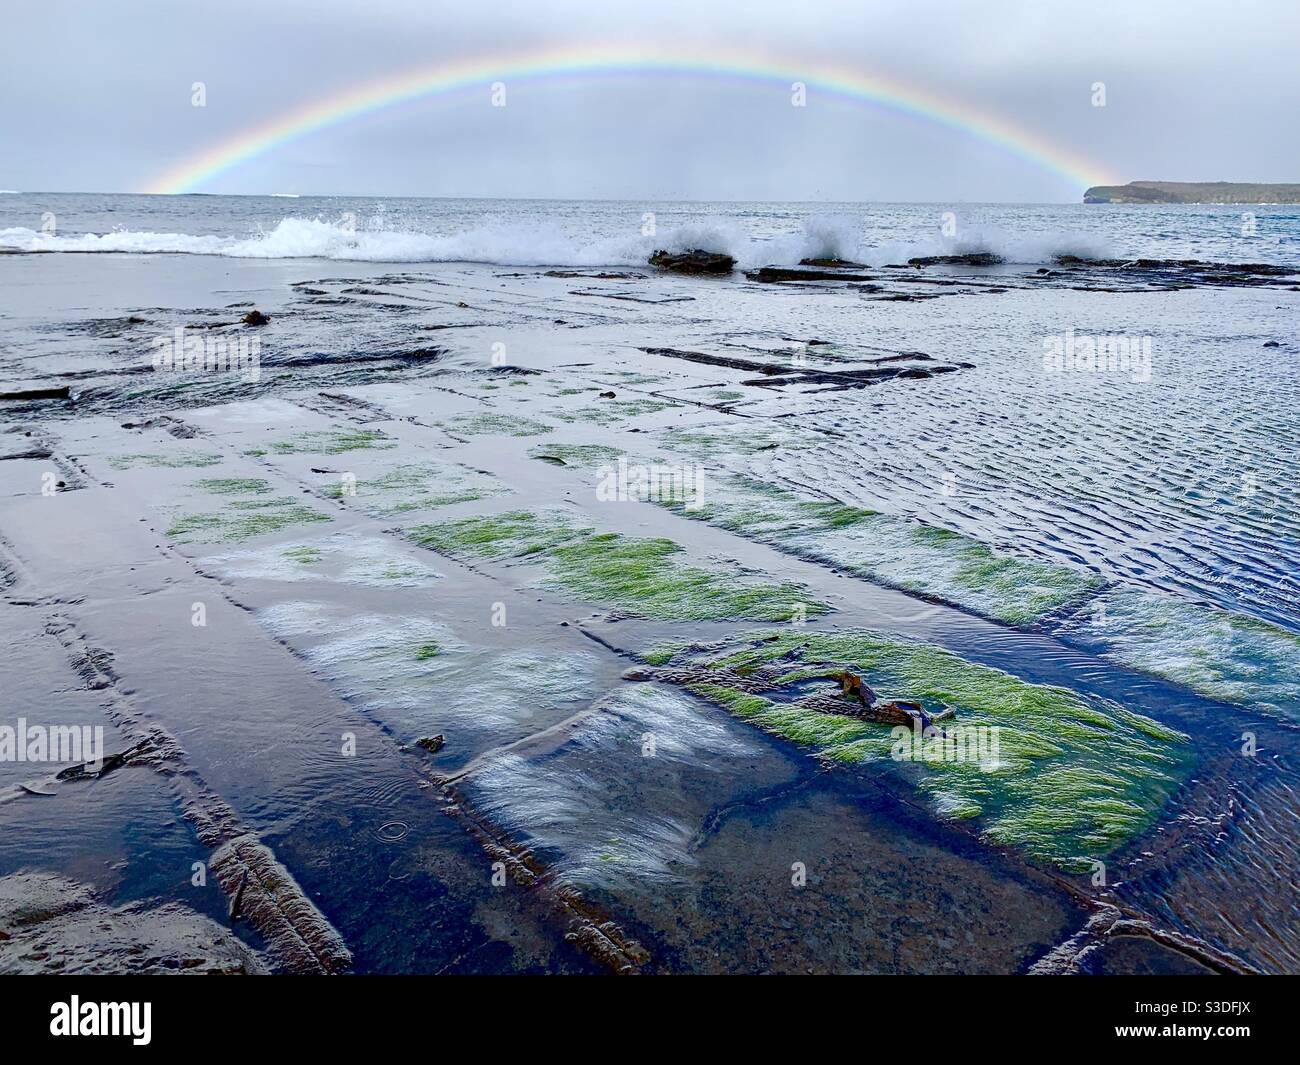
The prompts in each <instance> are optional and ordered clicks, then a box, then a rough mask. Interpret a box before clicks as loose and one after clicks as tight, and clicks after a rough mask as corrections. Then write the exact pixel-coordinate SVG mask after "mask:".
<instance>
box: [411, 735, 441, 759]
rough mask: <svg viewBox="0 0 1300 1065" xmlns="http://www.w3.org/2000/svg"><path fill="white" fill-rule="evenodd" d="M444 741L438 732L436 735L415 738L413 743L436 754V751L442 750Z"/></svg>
mask: <svg viewBox="0 0 1300 1065" xmlns="http://www.w3.org/2000/svg"><path fill="white" fill-rule="evenodd" d="M446 742H447V741H446V739H445V738H444V737H443V735H442V733H441V732H440V733H438V735H436V736H425V737H423V738H422V739H418V740H416V741H415V745H416V746H417V747H419V748H422V749H423V750H426V751H428V752H429V753H430V754H436V753H437V752H438V751H440V750H442V746H443V744H444V743H446Z"/></svg>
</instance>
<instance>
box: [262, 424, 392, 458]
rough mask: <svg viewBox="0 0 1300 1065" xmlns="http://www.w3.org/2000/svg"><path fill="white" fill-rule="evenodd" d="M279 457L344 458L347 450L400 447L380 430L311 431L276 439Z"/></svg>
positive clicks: (274, 445) (276, 451) (273, 444)
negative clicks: (339, 456)
mask: <svg viewBox="0 0 1300 1065" xmlns="http://www.w3.org/2000/svg"><path fill="white" fill-rule="evenodd" d="M270 446H271V450H272V451H274V452H275V453H276V454H277V455H302V454H307V455H342V454H343V453H344V452H347V451H368V450H376V449H383V450H387V449H389V448H394V447H396V446H397V443H396V441H393V440H390V439H389V438H388V437H387V436H386V435H385V434H384V433H382V432H380V431H379V430H378V429H311V430H308V431H306V432H301V433H297V434H295V435H294V436H292V437H290V438H289V439H287V440H274V441H272V442H271V445H270Z"/></svg>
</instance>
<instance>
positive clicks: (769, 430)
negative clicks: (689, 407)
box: [660, 396, 820, 458]
mask: <svg viewBox="0 0 1300 1065" xmlns="http://www.w3.org/2000/svg"><path fill="white" fill-rule="evenodd" d="M738 398H739V396H738ZM660 439H661V440H662V441H663V443H664V444H665V445H666V446H667V447H669V448H671V449H673V450H674V451H680V452H685V453H688V454H697V455H701V456H703V457H706V458H714V457H719V456H732V455H757V454H759V453H761V452H765V451H778V450H780V449H782V448H789V449H799V448H805V447H809V446H811V445H812V444H813V443H814V442H816V441H817V440H819V439H820V437H818V436H817V435H816V434H811V433H807V432H801V431H798V430H794V429H787V428H783V427H770V426H763V425H755V424H753V420H746V422H745V424H743V425H740V426H731V425H719V426H711V427H702V428H690V429H668V430H666V431H664V432H663V433H662V434H660Z"/></svg>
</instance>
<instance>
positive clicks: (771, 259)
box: [0, 216, 1108, 269]
mask: <svg viewBox="0 0 1300 1065" xmlns="http://www.w3.org/2000/svg"><path fill="white" fill-rule="evenodd" d="M861 232H862V226H861V223H860V222H859V221H858V220H857V219H855V218H850V217H843V216H825V217H816V218H810V219H807V220H805V221H804V222H803V224H802V227H801V229H800V230H798V231H795V232H791V233H787V234H778V235H776V236H773V237H770V238H768V239H759V238H756V237H754V236H752V235H751V234H749V233H748V232H747V231H746V230H745V228H744V227H743V226H742V225H741V224H740V222H739V221H737V220H736V219H731V218H706V219H703V220H700V221H697V222H691V223H687V224H684V225H680V226H675V227H663V228H662V229H661V230H660V232H659V233H658V234H656V235H654V236H644V235H642V234H641V233H639V232H636V233H633V234H629V235H623V236H616V237H604V238H596V239H592V238H590V237H589V236H575V235H574V233H573V232H572V231H571V230H569V229H566V228H565V227H563V226H561V225H558V224H556V223H553V222H545V223H543V222H536V223H534V222H518V221H511V222H487V223H484V224H482V225H479V226H474V227H472V228H468V229H464V230H462V231H459V232H454V233H446V234H441V233H427V232H423V231H420V230H399V229H391V228H379V227H377V226H376V227H362V228H358V227H353V226H348V225H344V224H341V223H338V222H332V221H325V220H322V219H319V218H298V217H288V218H285V219H283V220H282V221H280V222H279V223H278V224H277V225H276V226H275V227H274V228H273V229H270V230H265V231H263V232H260V233H257V234H255V235H253V236H248V237H233V236H198V235H193V234H188V233H154V232H147V231H135V230H113V231H110V232H107V233H86V234H83V235H80V236H71V235H64V234H49V233H44V232H39V231H36V230H32V229H26V228H22V227H16V228H10V229H3V230H0V246H3V247H10V248H15V249H17V250H19V251H26V252H117V253H155V254H161V253H175V254H187V255H223V256H230V257H232V258H241V259H300V258H317V259H336V260H347V261H356V262H394V263H419V262H472V263H488V264H493V265H498V266H567V267H597V266H643V265H645V263H646V261H647V259H648V258H649V257H650V255H651V253H652V252H654V251H656V250H657V249H660V248H665V249H667V250H670V251H685V250H689V249H692V248H701V249H703V250H705V251H712V252H721V253H725V254H728V255H731V256H733V257H735V259H736V261H737V264H738V265H739V266H740V267H741V268H745V269H748V268H753V267H757V266H765V265H786V266H788V265H793V264H795V263H798V262H799V261H800V260H801V259H806V258H815V259H820V258H826V259H846V260H854V261H859V262H865V263H869V264H871V265H876V266H881V265H885V264H886V263H903V262H906V261H907V260H908V259H909V258H912V257H913V256H918V255H957V254H965V253H968V252H992V253H994V254H996V255H999V256H1001V257H1003V258H1004V259H1006V260H1007V261H1009V262H1016V263H1040V262H1050V261H1051V259H1052V258H1053V256H1055V255H1058V254H1073V255H1081V256H1091V257H1098V256H1105V255H1107V254H1108V252H1107V250H1106V249H1105V248H1104V247H1101V246H1100V244H1099V242H1098V241H1097V240H1096V239H1095V238H1090V237H1085V236H1081V235H1073V234H1069V233H1058V234H1039V235H1034V236H1017V235H1016V234H1009V233H1004V232H1001V231H998V230H993V229H984V230H970V231H968V232H965V233H963V234H961V235H960V236H958V237H952V238H946V237H941V236H938V235H936V236H934V237H933V238H923V239H920V240H918V241H916V242H914V243H896V244H890V245H884V246H876V247H869V246H866V245H864V243H863V241H862V238H861Z"/></svg>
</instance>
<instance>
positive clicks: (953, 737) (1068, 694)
mask: <svg viewBox="0 0 1300 1065" xmlns="http://www.w3.org/2000/svg"><path fill="white" fill-rule="evenodd" d="M654 659H655V661H658V662H661V663H665V664H664V665H663V666H662V667H661V668H658V669H655V670H654V671H653V678H654V679H656V680H667V681H670V682H674V683H678V684H680V685H681V686H682V687H684V688H686V689H687V690H689V691H692V692H694V693H695V694H697V695H700V696H703V697H704V698H706V699H708V700H710V701H711V702H714V703H716V704H718V705H720V706H722V707H723V708H725V709H726V710H728V711H730V712H731V713H733V714H735V715H736V716H737V717H740V718H742V719H744V720H747V721H750V722H751V723H753V724H755V725H757V726H758V727H760V728H763V729H765V730H766V731H768V732H772V733H774V734H776V735H779V736H782V737H784V738H786V739H788V740H791V741H793V742H795V743H799V744H803V745H806V746H808V747H810V748H812V749H813V751H814V753H816V754H817V755H818V756H819V757H821V758H824V759H827V760H829V761H832V762H840V763H848V764H860V763H868V762H872V763H887V762H890V761H893V762H897V763H907V765H906V770H907V773H906V775H907V777H908V779H911V780H913V781H914V782H915V784H916V786H917V787H918V788H920V790H921V791H922V792H924V793H925V794H927V795H928V796H929V797H930V799H931V801H932V803H933V808H934V810H935V812H936V813H938V814H940V815H942V816H945V817H947V818H950V819H957V820H960V819H966V818H976V817H978V818H980V819H981V822H980V824H981V828H982V832H983V835H984V836H985V837H986V838H987V839H989V840H990V841H992V842H995V843H1001V844H1009V845H1013V846H1017V847H1021V848H1023V849H1024V850H1025V851H1026V852H1027V853H1029V854H1030V855H1031V856H1033V857H1035V858H1038V859H1042V860H1046V861H1049V862H1052V863H1054V864H1058V865H1061V866H1064V867H1067V868H1083V869H1086V868H1087V867H1088V863H1089V862H1090V861H1092V860H1095V859H1098V858H1100V857H1103V856H1105V855H1106V854H1108V853H1110V852H1111V851H1113V850H1114V849H1115V848H1116V847H1118V846H1120V845H1121V844H1123V843H1125V842H1127V841H1129V840H1131V839H1133V838H1134V837H1136V836H1137V835H1138V834H1140V833H1141V832H1142V831H1144V830H1145V829H1146V828H1147V827H1148V826H1149V825H1150V824H1151V823H1152V822H1153V821H1154V820H1155V818H1156V817H1157V816H1158V814H1159V812H1160V810H1161V809H1162V808H1163V807H1164V805H1165V803H1166V801H1167V800H1168V799H1169V798H1170V797H1171V796H1172V795H1173V794H1174V793H1175V792H1176V790H1177V789H1178V787H1179V786H1180V785H1181V784H1182V782H1183V780H1184V778H1185V777H1186V774H1187V773H1188V771H1189V770H1190V766H1191V760H1192V759H1191V751H1190V747H1189V745H1188V740H1187V737H1186V736H1185V735H1183V734H1182V733H1180V732H1177V731H1176V730H1174V729H1171V728H1169V727H1167V726H1165V725H1162V724H1160V723H1159V722H1157V721H1155V720H1153V719H1151V718H1149V717H1145V716H1143V715H1142V714H1139V713H1135V712H1134V711H1132V710H1129V709H1127V708H1125V707H1122V706H1119V705H1117V704H1115V703H1112V702H1108V701H1105V700H1100V699H1095V698H1089V697H1085V696H1083V695H1080V694H1078V693H1076V692H1073V691H1070V690H1068V689H1065V688H1060V687H1055V686H1051V685H1043V684H1033V683H1030V682H1028V681H1024V680H1021V679H1020V678H1019V677H1015V676H1012V675H1011V674H1009V673H1004V672H1003V671H1001V670H998V669H993V668H991V667H989V666H982V665H978V664H976V663H973V662H969V661H966V660H965V659H962V658H960V657H959V656H957V655H955V654H953V653H951V652H949V651H946V650H943V649H942V648H939V647H934V646H932V645H929V644H924V643H919V642H916V641H912V640H905V639H900V638H897V637H891V636H887V635H884V634H881V633H878V632H871V631H867V630H861V631H850V632H836V633H825V632H815V631H806V632H800V633H789V632H785V633H779V634H770V633H766V634H759V633H755V634H752V635H751V636H749V637H747V638H744V639H741V640H738V641H733V642H729V643H722V644H717V645H714V646H712V647H708V648H704V649H698V648H686V649H683V650H681V651H680V652H677V653H672V651H671V649H667V650H665V651H664V652H660V653H655V654H654ZM846 671H847V672H850V673H852V674H853V675H855V676H858V677H861V678H869V679H870V681H871V684H872V687H874V688H876V689H878V690H880V691H888V692H897V693H898V694H899V695H905V696H907V697H908V699H915V700H918V701H919V702H920V703H921V705H923V706H928V707H933V708H938V707H946V708H951V709H952V710H953V711H955V723H954V724H953V725H952V726H950V725H949V723H948V722H945V723H944V728H943V729H936V730H933V731H932V730H930V729H925V728H920V729H916V728H914V729H912V730H908V729H906V728H904V729H902V730H899V729H891V728H890V727H888V726H886V725H882V724H878V723H873V722H871V721H865V720H858V719H855V718H854V717H852V716H848V715H842V714H836V713H827V712H826V709H827V707H826V705H825V704H824V703H822V702H821V701H820V700H821V699H822V698H824V696H819V695H818V693H819V691H824V692H830V693H834V692H835V690H836V688H840V689H841V690H842V687H843V680H842V677H843V674H844V673H845V672H846ZM837 698H838V696H837ZM981 730H982V731H981ZM993 730H996V731H993ZM968 741H970V742H968Z"/></svg>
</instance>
